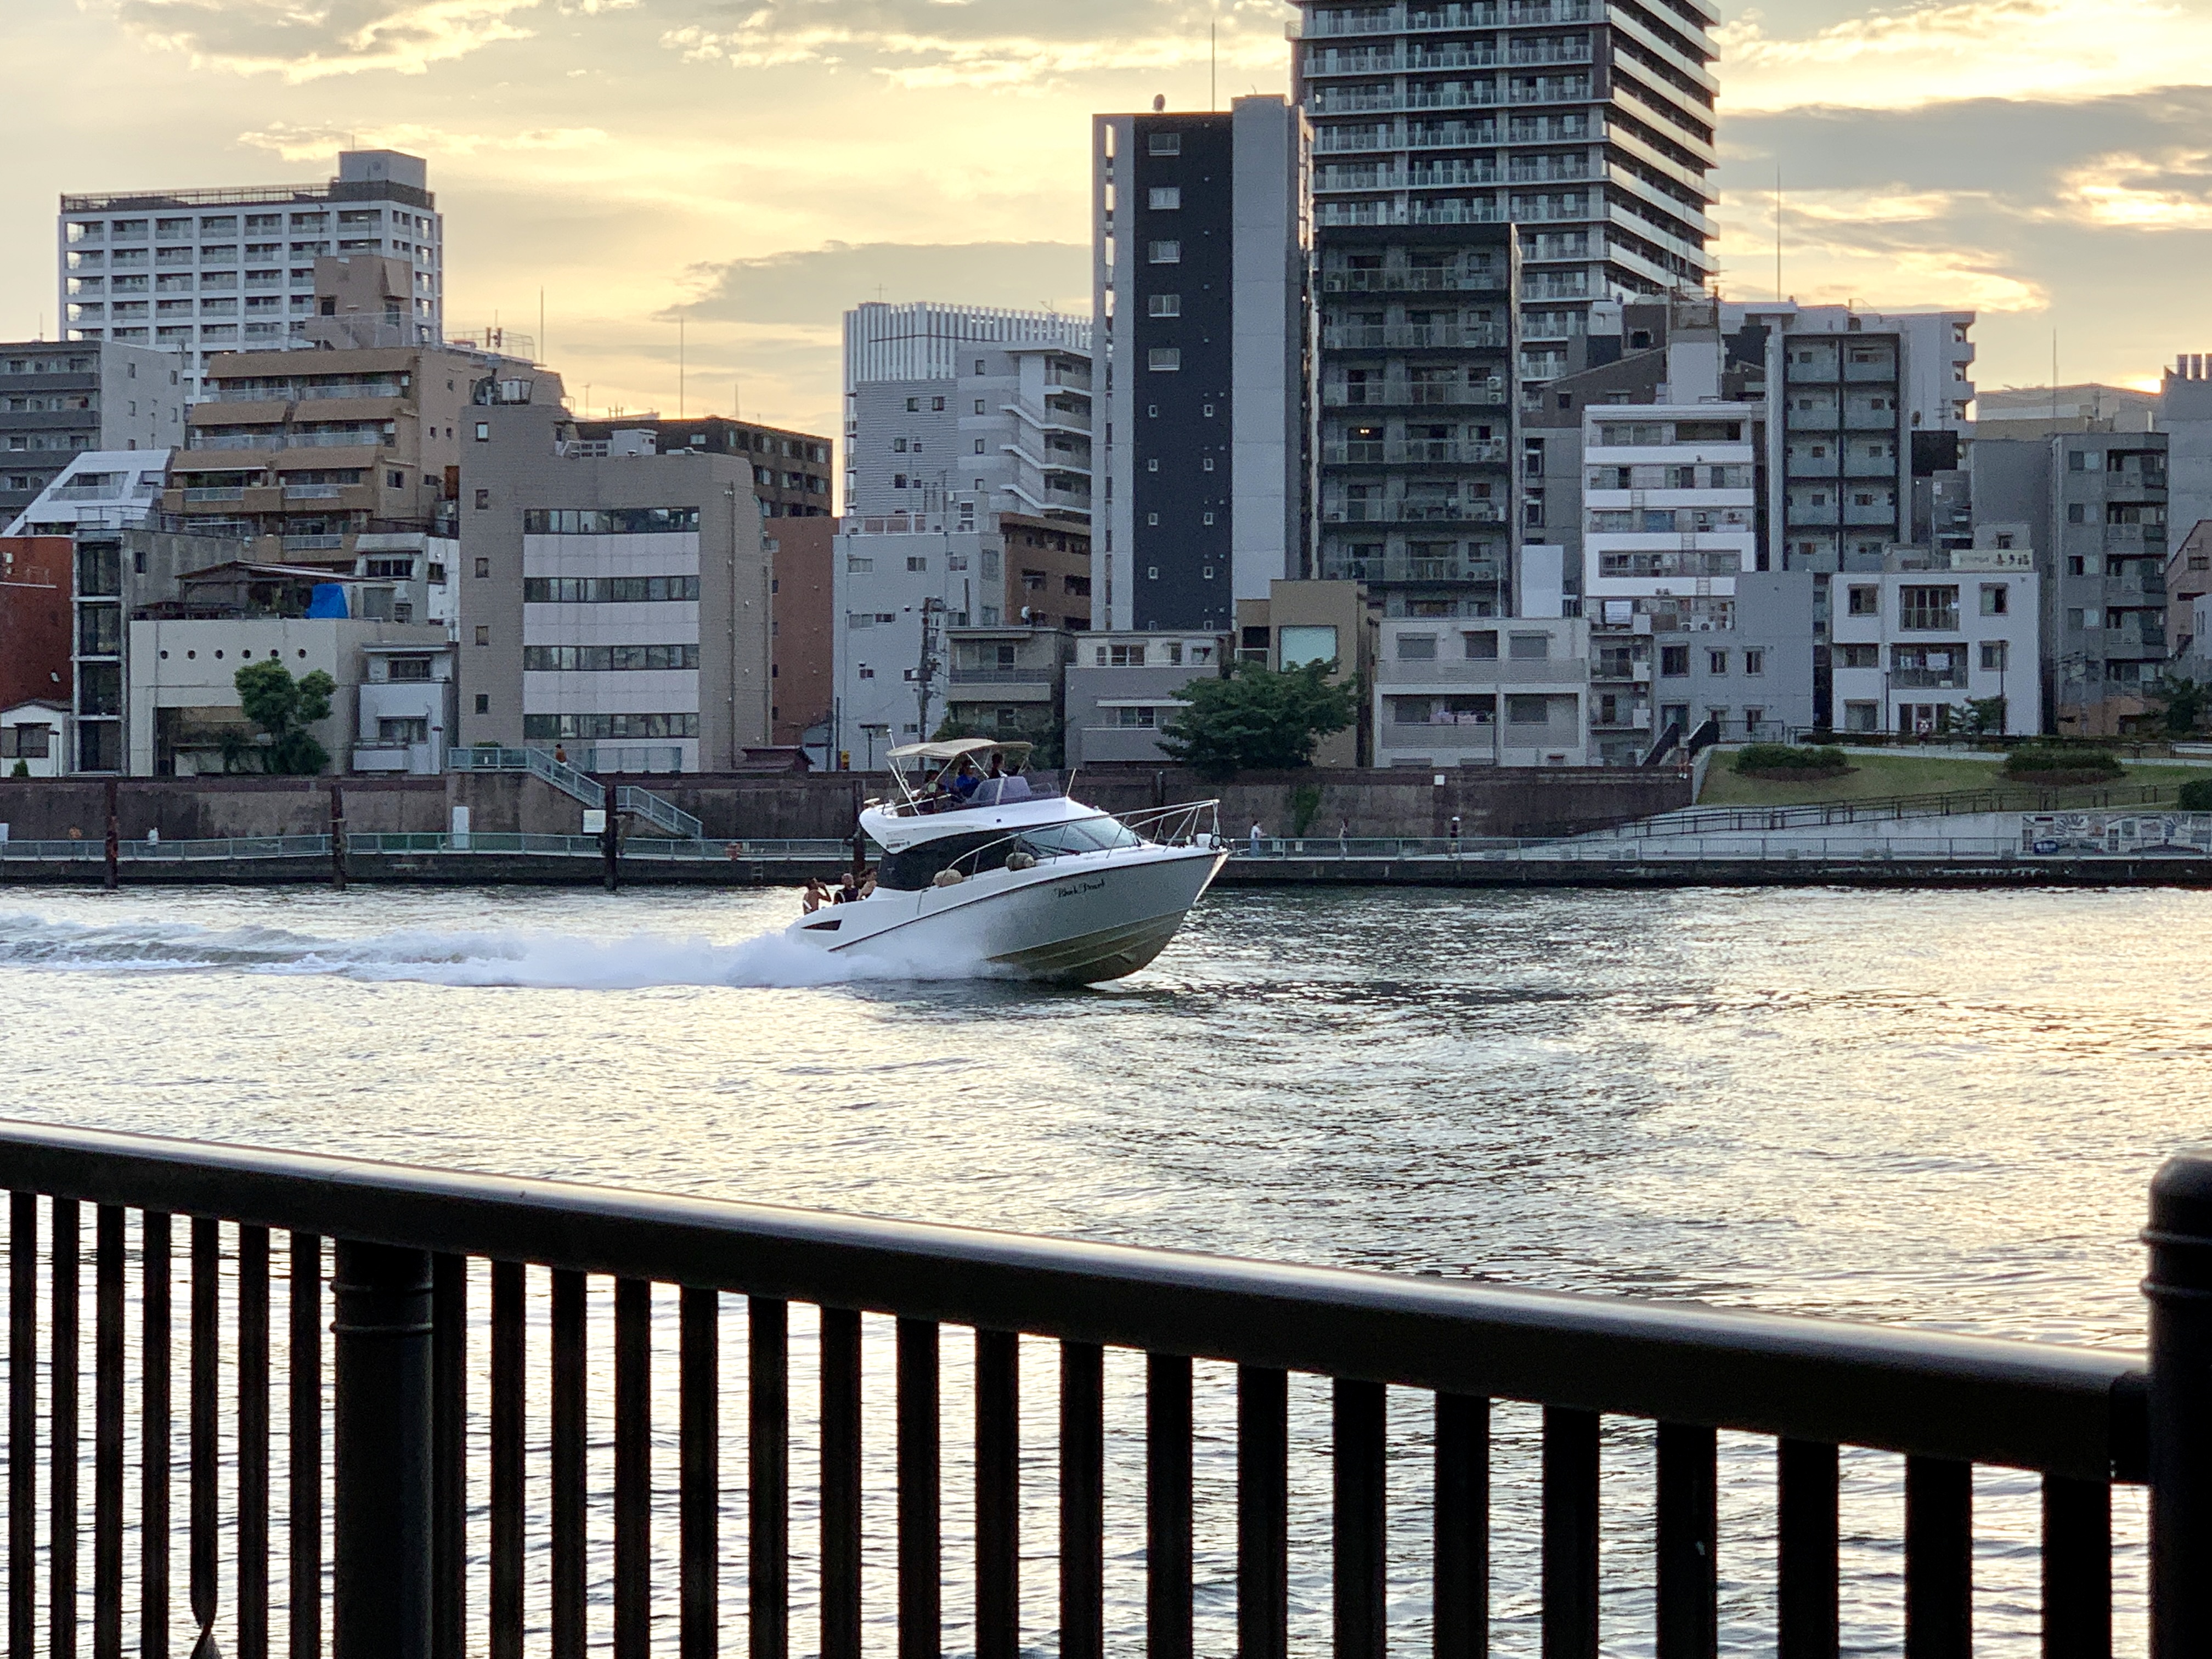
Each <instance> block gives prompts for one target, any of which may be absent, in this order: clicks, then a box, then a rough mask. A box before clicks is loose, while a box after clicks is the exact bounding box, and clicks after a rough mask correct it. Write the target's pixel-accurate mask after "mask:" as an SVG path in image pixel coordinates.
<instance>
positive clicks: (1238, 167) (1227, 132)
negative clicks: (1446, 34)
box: [1091, 97, 1309, 629]
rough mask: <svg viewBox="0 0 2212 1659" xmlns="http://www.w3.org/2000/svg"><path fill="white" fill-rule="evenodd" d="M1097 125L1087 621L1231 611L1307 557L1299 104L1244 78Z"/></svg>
mask: <svg viewBox="0 0 2212 1659" xmlns="http://www.w3.org/2000/svg"><path fill="white" fill-rule="evenodd" d="M1091 137H1092V144H1091V179H1092V185H1091V209H1092V215H1093V218H1092V226H1093V231H1092V250H1093V263H1092V283H1093V299H1092V315H1093V319H1094V322H1095V327H1096V338H1097V342H1098V345H1099V363H1100V378H1101V380H1102V395H1103V398H1104V402H1105V429H1104V432H1103V435H1102V437H1103V443H1102V445H1101V454H1102V458H1103V460H1102V465H1101V469H1100V470H1101V471H1103V474H1104V475H1105V478H1106V487H1105V489H1104V490H1103V501H1102V503H1101V511H1100V514H1099V516H1100V519H1101V520H1102V524H1101V533H1100V537H1099V540H1098V544H1097V558H1098V572H1097V581H1096V582H1095V584H1094V586H1093V598H1094V600H1095V605H1094V606H1093V611H1092V617H1093V621H1094V623H1095V624H1096V625H1097V626H1098V627H1100V628H1102V629H1226V628H1228V627H1230V626H1231V623H1232V622H1233V620H1234V614H1235V607H1236V604H1237V601H1239V600H1253V599H1266V598H1267V592H1268V588H1269V585H1270V584H1271V583H1273V582H1276V581H1280V580H1283V579H1285V577H1293V576H1299V575H1303V574H1306V571H1305V564H1306V562H1307V550H1306V549H1305V548H1304V545H1303V544H1302V542H1303V538H1302V534H1301V529H1302V526H1303V524H1304V517H1305V513H1304V508H1305V504H1306V489H1305V483H1304V478H1305V451H1306V444H1305V431H1306V412H1307V398H1306V385H1307V379H1308V368H1307V343H1308V337H1309V334H1308V328H1307V318H1308V315H1309V307H1308V303H1307V298H1306V265H1307V254H1306V246H1307V237H1306V228H1305V220H1304V214H1303V212H1302V210H1301V205H1300V200H1299V185H1300V180H1301V178H1302V176H1303V172H1304V159H1305V128H1304V122H1303V121H1302V120H1301V119H1300V118H1299V116H1298V112H1297V110H1296V109H1295V108H1294V107H1293V106H1291V105H1289V104H1287V103H1285V101H1284V100H1282V99H1280V98H1272V97H1251V98H1239V99H1237V100H1235V102H1234V103H1233V104H1232V105H1231V107H1230V110H1229V111H1228V112H1226V113H1197V112H1176V113H1169V112H1152V113H1150V114H1141V115H1101V116H1097V117H1095V118H1093V120H1092V123H1091Z"/></svg>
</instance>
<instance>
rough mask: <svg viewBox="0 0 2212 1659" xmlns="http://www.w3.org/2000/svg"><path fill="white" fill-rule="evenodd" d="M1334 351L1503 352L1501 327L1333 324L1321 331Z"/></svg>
mask: <svg viewBox="0 0 2212 1659" xmlns="http://www.w3.org/2000/svg"><path fill="white" fill-rule="evenodd" d="M1504 344H1505V326H1504V324H1502V323H1383V324H1373V323H1334V324H1329V325H1325V326H1324V327H1323V328H1322V346H1323V347H1324V348H1326V349H1328V350H1331V351H1391V350H1396V351H1463V350H1479V349H1490V350H1493V351H1494V350H1498V349H1503V348H1504Z"/></svg>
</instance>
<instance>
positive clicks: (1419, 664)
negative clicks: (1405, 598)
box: [1374, 617, 1589, 767]
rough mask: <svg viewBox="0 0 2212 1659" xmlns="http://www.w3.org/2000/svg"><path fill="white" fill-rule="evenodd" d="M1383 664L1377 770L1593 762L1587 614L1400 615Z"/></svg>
mask: <svg viewBox="0 0 2212 1659" xmlns="http://www.w3.org/2000/svg"><path fill="white" fill-rule="evenodd" d="M1380 644H1381V653H1380V655H1379V656H1378V658H1377V659H1376V664H1375V677H1374V680H1375V763H1376V765H1378V766H1422V767H1452V766H1584V765H1588V764H1589V707H1588V705H1589V623H1586V622H1584V621H1583V619H1582V618H1581V617H1482V618H1479V619H1478V618H1472V617H1468V618H1457V619H1455V618H1450V617H1443V618H1436V617H1391V618H1389V619H1388V620H1386V621H1385V622H1384V623H1383V625H1382V639H1381V641H1380Z"/></svg>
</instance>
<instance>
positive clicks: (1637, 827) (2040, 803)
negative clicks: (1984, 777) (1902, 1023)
mask: <svg viewBox="0 0 2212 1659" xmlns="http://www.w3.org/2000/svg"><path fill="white" fill-rule="evenodd" d="M2177 793H2178V792H2177V791H2176V789H2175V788H2174V787H2172V786H2170V785H2161V784H2128V785H2123V786H2113V787H2095V788H2085V789H2038V788H2035V787H2032V786H2021V787H2017V788H2005V787H1992V788H1988V789H1951V790H1945V791H1942V792H1940V793H1929V794H1921V795H1883V796H1878V797H1875V798H1873V799H1867V800H1839V801H1807V802H1803V803H1801V804H1798V805H1790V806H1704V807H1686V808H1684V809H1682V810H1681V811H1674V812H1663V813H1661V814H1659V815H1658V816H1656V817H1649V818H1638V819H1637V820H1636V821H1635V822H1633V823H1624V824H1619V825H1616V826H1614V827H1613V828H1612V829H1600V830H1594V831H1592V832H1591V836H1590V838H1591V839H1594V840H1595V839H1600V838H1604V837H1609V836H1617V837H1620V838H1623V839H1626V838H1629V837H1649V836H1700V835H1710V834H1714V833H1716V832H1719V831H1723V830H1730V829H1753V830H1759V829H1798V828H1802V827H1806V826H1813V825H1825V824H1833V823H1874V822H1880V821H1882V820H1886V819H1890V818H1915V817H1970V816H1974V815H1977V814H1982V813H1989V812H2090V811H2123V810H2124V809H2126V808H2128V807H2131V806H2155V805H2163V804H2165V803H2166V802H2168V801H2171V800H2172V799H2174V798H2175V796H2176V794H2177Z"/></svg>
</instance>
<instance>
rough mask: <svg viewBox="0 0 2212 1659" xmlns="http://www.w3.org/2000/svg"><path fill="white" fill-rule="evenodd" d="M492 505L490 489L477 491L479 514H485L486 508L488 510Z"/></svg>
mask: <svg viewBox="0 0 2212 1659" xmlns="http://www.w3.org/2000/svg"><path fill="white" fill-rule="evenodd" d="M490 505H491V491H489V489H479V490H478V491H477V512H479V513H481V512H483V510H484V508H486V507H489V506H490Z"/></svg>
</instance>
